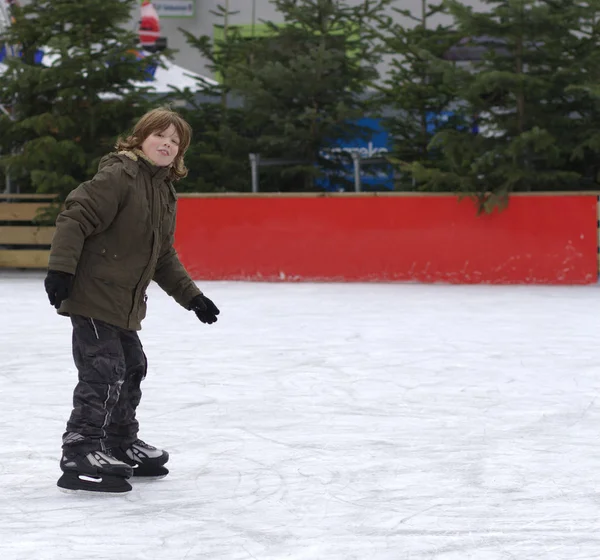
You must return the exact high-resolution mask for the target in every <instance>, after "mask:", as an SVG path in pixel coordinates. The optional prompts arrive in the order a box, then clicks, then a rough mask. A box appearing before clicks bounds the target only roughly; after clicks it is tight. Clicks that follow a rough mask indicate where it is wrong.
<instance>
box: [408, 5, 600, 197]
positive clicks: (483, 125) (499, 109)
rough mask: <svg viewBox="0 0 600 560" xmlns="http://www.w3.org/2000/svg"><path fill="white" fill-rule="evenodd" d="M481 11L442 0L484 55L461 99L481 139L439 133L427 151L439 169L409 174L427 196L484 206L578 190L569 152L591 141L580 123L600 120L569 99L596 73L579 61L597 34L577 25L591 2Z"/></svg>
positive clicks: (578, 173)
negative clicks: (462, 195) (471, 199)
mask: <svg viewBox="0 0 600 560" xmlns="http://www.w3.org/2000/svg"><path fill="white" fill-rule="evenodd" d="M485 4H486V7H487V11H485V12H479V13H476V12H475V11H474V10H473V9H472V8H470V7H466V6H464V5H462V4H460V3H459V2H457V1H456V0H448V1H447V6H448V8H449V10H450V12H451V13H452V15H453V17H454V23H455V25H456V26H457V29H458V32H459V34H460V35H463V36H467V35H468V36H470V37H471V41H470V43H469V45H470V46H472V47H477V48H478V49H480V50H483V51H484V53H483V56H482V58H481V60H479V61H477V62H475V63H474V64H473V68H472V70H471V72H469V73H465V74H464V77H463V84H462V87H461V90H460V92H459V93H460V95H461V97H462V98H463V99H464V100H465V102H466V103H467V106H468V110H469V112H470V113H471V114H473V115H474V116H477V117H478V127H479V134H472V133H471V132H470V131H467V130H462V131H461V130H453V131H443V132H441V133H439V134H438V135H436V137H435V138H434V140H433V143H432V145H433V146H435V147H437V148H439V149H441V150H442V151H443V153H444V156H445V167H444V166H440V167H439V168H438V169H435V170H431V169H426V168H425V167H424V166H422V165H419V164H416V165H415V166H414V171H415V176H416V177H417V178H418V179H419V180H422V181H425V182H426V184H427V185H428V187H429V188H436V187H439V186H440V185H445V186H446V188H451V189H453V190H461V191H465V192H469V193H477V196H478V197H479V200H480V202H481V205H482V208H484V207H488V208H489V207H493V206H494V205H495V204H497V203H504V202H506V197H507V195H508V194H509V193H510V192H513V191H531V190H552V189H572V188H582V187H583V186H585V179H586V172H585V164H584V163H583V162H582V161H580V162H579V163H577V161H576V158H577V153H578V151H579V154H580V155H581V153H582V150H583V151H585V148H584V147H583V145H584V144H585V141H586V138H587V137H589V132H590V122H589V121H588V122H586V119H590V118H592V117H593V118H594V120H595V121H597V119H598V116H599V115H598V113H597V107H594V106H593V104H591V103H590V102H589V96H586V94H585V93H582V92H578V91H577V87H578V86H580V85H582V84H584V83H585V82H586V81H587V80H588V79H589V72H590V71H591V72H593V73H594V75H597V73H598V71H597V68H596V69H594V68H592V67H591V66H590V63H591V61H592V58H590V56H583V55H584V54H585V53H586V52H587V53H588V54H589V52H590V49H591V48H593V47H592V45H593V44H594V43H595V48H596V50H597V46H598V45H597V38H596V36H595V31H594V33H593V35H594V36H593V38H590V36H586V35H585V34H582V33H581V26H582V18H583V19H584V20H585V19H586V17H587V16H588V15H589V13H590V12H589V10H590V9H591V8H593V9H594V10H595V11H596V8H597V2H596V0H590V2H588V3H587V4H586V5H580V4H579V3H578V2H576V1H574V0H561V1H560V2H558V1H557V2H554V1H544V2H540V1H538V0H485ZM592 28H595V26H594V25H592ZM586 97H587V99H586ZM580 159H581V158H580Z"/></svg>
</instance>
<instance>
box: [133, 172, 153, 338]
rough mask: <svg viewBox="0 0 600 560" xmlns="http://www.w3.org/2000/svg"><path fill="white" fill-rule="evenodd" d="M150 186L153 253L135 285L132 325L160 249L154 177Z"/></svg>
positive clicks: (150, 278)
mask: <svg viewBox="0 0 600 560" xmlns="http://www.w3.org/2000/svg"><path fill="white" fill-rule="evenodd" d="M150 188H151V189H152V253H151V255H150V261H149V262H148V264H147V265H146V268H145V269H144V273H143V274H142V277H141V278H140V281H139V282H138V283H137V286H136V287H135V291H134V295H133V306H132V308H131V310H130V311H129V318H128V321H127V322H128V324H129V326H131V323H132V322H133V320H134V317H133V315H134V313H135V311H136V310H137V309H138V308H139V305H138V303H139V304H141V302H140V300H141V297H142V293H143V292H144V289H145V286H146V284H149V283H150V281H151V280H152V277H151V274H150V272H151V271H152V269H153V268H156V261H157V260H158V256H157V253H158V252H159V250H160V235H159V233H160V227H159V224H158V220H159V218H160V197H159V193H158V189H157V188H156V187H155V185H154V182H153V181H152V179H151V180H150Z"/></svg>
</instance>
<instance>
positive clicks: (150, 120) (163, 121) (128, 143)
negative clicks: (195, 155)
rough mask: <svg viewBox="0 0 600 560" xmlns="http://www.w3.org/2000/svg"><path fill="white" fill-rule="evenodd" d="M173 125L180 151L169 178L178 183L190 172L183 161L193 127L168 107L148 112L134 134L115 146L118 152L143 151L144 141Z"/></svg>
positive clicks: (138, 123)
mask: <svg viewBox="0 0 600 560" xmlns="http://www.w3.org/2000/svg"><path fill="white" fill-rule="evenodd" d="M171 125H173V126H174V127H175V130H176V131H177V135H178V136H179V150H178V151H177V156H176V157H175V159H174V160H173V163H172V164H171V171H170V173H169V178H170V179H171V180H172V181H178V180H179V179H183V178H184V177H186V176H187V174H188V170H187V167H186V166H185V163H184V161H183V156H184V155H185V152H186V151H187V149H188V148H189V147H190V142H191V140H192V127H191V126H190V125H189V124H188V123H187V122H186V121H185V120H184V119H183V117H181V115H179V113H176V112H175V111H173V110H171V109H169V108H167V107H159V108H158V109H152V111H148V112H147V113H146V114H145V115H144V116H143V117H142V118H141V119H140V120H139V121H138V122H137V123H136V125H135V126H134V127H133V131H132V133H131V134H130V135H129V136H127V138H125V139H123V138H119V139H118V140H117V143H116V145H115V148H116V149H117V150H119V151H120V150H135V149H136V148H137V149H141V147H142V144H143V143H144V140H146V138H148V136H150V135H151V134H152V133H154V132H164V131H165V130H167V128H169V127H170V126H171Z"/></svg>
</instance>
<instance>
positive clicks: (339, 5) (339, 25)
mask: <svg viewBox="0 0 600 560" xmlns="http://www.w3.org/2000/svg"><path fill="white" fill-rule="evenodd" d="M390 2H391V0H365V1H364V2H363V3H362V4H361V5H359V6H348V5H347V4H346V3H345V2H343V1H340V0H273V4H274V5H275V7H276V9H277V10H278V12H279V13H280V14H281V16H282V18H283V20H284V21H283V23H279V24H278V23H274V22H267V23H266V24H267V26H268V30H269V31H268V33H266V34H265V35H262V36H261V37H255V38H253V39H252V40H248V39H245V38H243V37H241V36H239V35H236V30H235V27H234V26H232V27H231V28H229V36H228V37H227V38H225V39H224V40H223V41H222V44H221V45H219V48H218V49H217V51H218V52H219V53H220V59H219V60H218V61H216V62H217V63H218V64H219V68H218V70H219V74H220V76H221V77H222V84H223V88H224V92H225V93H227V94H229V95H231V96H232V97H233V98H235V99H239V100H241V102H242V106H241V107H240V108H239V110H238V111H237V112H234V113H233V116H234V118H232V119H229V120H227V119H226V120H225V121H222V122H224V123H225V124H224V125H223V126H224V128H222V129H221V130H220V131H219V134H220V135H221V138H224V137H227V135H229V136H228V137H229V139H233V138H236V139H237V140H239V139H240V138H243V139H245V140H244V141H243V142H235V144H236V146H237V148H239V149H241V148H242V147H244V148H246V149H247V150H252V151H254V152H257V153H259V154H260V155H261V157H263V158H275V159H281V160H287V161H288V162H290V161H291V162H296V164H294V165H291V166H282V167H273V168H271V172H270V173H268V174H266V173H265V174H263V177H261V190H313V189H315V188H318V186H315V184H314V179H315V177H316V176H318V175H320V174H321V171H320V170H319V169H320V168H334V167H339V165H340V164H339V162H336V161H333V160H332V159H331V158H328V157H326V154H324V152H323V149H324V148H325V147H326V146H331V145H335V143H336V142H337V141H339V140H341V139H343V138H345V137H348V136H350V135H352V136H355V135H356V134H357V133H360V132H361V131H360V129H357V127H356V126H355V125H353V123H352V121H353V120H355V119H357V118H360V117H363V116H364V115H365V113H366V111H367V110H368V104H367V102H366V101H365V100H364V94H365V92H366V90H367V88H368V87H369V85H370V84H371V83H372V82H373V81H374V80H375V79H376V78H377V76H378V74H377V71H376V70H375V65H376V64H377V63H378V62H379V56H380V51H379V50H378V47H377V46H376V44H375V40H376V33H375V31H374V25H375V24H376V22H377V21H378V18H381V17H382V13H383V9H384V7H385V6H386V5H388V4H389V3H390ZM205 46H206V40H205ZM213 46H214V45H213ZM214 63H215V61H214V60H213V64H214ZM222 106H223V107H225V104H223V103H222ZM228 111H231V110H230V109H228ZM229 114H230V116H231V115H232V113H231V112H230V113H229ZM240 127H241V128H240ZM225 133H227V134H225ZM239 160H244V164H245V165H247V164H246V162H247V160H248V152H246V153H245V154H243V156H242V155H241V154H240V156H239ZM248 177H249V176H248ZM332 177H333V180H334V181H341V182H344V179H343V178H342V177H339V176H338V175H333V176H332Z"/></svg>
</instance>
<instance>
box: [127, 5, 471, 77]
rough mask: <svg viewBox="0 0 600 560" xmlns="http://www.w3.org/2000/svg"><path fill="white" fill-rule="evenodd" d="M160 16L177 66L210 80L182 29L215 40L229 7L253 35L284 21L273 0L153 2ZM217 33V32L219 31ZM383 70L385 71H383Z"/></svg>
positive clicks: (236, 20)
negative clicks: (223, 12)
mask: <svg viewBox="0 0 600 560" xmlns="http://www.w3.org/2000/svg"><path fill="white" fill-rule="evenodd" d="M426 1H427V4H430V3H431V2H429V1H428V0H397V1H396V5H397V7H398V8H402V9H409V10H412V11H414V12H415V13H420V12H421V10H422V6H423V3H424V2H426ZM346 2H347V3H355V4H359V3H360V2H361V0H346ZM463 2H464V3H465V4H467V5H470V6H473V7H475V8H481V7H482V6H483V4H482V2H481V1H480V0H463ZM153 4H154V6H155V8H156V9H157V11H158V13H159V15H160V21H161V29H162V32H161V34H162V35H163V36H165V37H167V39H168V44H169V47H170V48H173V49H176V50H178V51H179V52H178V53H177V54H176V55H175V63H176V64H179V65H180V66H183V67H184V68H187V69H189V70H192V71H194V72H199V73H201V74H205V75H208V76H210V75H211V73H210V71H209V70H208V69H207V68H206V60H205V59H204V58H203V57H202V56H201V54H200V53H199V52H198V51H197V50H196V49H193V48H191V47H190V46H189V45H188V44H187V43H186V40H185V37H184V36H183V34H182V33H181V31H180V30H179V28H182V29H185V30H186V31H189V32H190V33H193V34H194V35H196V36H200V35H209V36H211V37H213V36H214V33H215V28H216V26H218V25H220V24H221V23H222V19H221V18H219V17H218V16H217V15H215V13H214V12H215V11H216V10H217V9H218V6H223V7H228V9H229V11H231V12H237V13H235V14H234V15H232V16H231V17H230V20H229V23H230V24H231V25H240V26H245V27H246V28H247V29H248V31H249V32H251V29H252V26H254V27H255V28H257V27H258V26H261V25H263V22H264V21H265V20H266V21H275V22H277V21H281V16H280V15H279V14H278V12H277V10H276V9H275V6H274V5H273V3H272V2H271V0H153ZM390 14H391V15H393V16H394V17H395V18H398V19H400V16H399V15H398V14H396V13H395V12H393V11H391V10H390ZM136 18H138V14H135V16H134V18H133V20H132V25H134V26H135V25H136V21H137V19H136ZM217 33H218V30H217ZM382 69H383V68H382Z"/></svg>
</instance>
